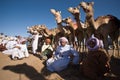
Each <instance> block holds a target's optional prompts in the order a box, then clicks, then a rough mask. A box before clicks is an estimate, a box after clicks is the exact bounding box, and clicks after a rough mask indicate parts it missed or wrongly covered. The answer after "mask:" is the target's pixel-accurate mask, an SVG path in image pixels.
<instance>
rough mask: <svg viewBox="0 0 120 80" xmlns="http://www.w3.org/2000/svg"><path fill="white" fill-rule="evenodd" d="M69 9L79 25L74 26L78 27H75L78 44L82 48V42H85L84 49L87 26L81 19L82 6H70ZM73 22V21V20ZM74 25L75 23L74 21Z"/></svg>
mask: <svg viewBox="0 0 120 80" xmlns="http://www.w3.org/2000/svg"><path fill="white" fill-rule="evenodd" d="M68 11H69V12H70V13H71V14H72V15H73V16H74V19H75V20H76V24H77V25H76V26H77V27H73V28H76V29H75V36H76V37H77V40H78V46H79V47H80V48H81V47H82V46H81V42H83V50H85V49H86V48H85V43H84V39H86V36H85V35H86V33H85V29H86V28H85V27H84V23H82V22H81V21H80V7H69V8H68ZM71 22H72V21H71ZM73 26H74V23H73Z"/></svg>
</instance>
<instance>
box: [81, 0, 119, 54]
mask: <svg viewBox="0 0 120 80" xmlns="http://www.w3.org/2000/svg"><path fill="white" fill-rule="evenodd" d="M93 5H94V2H81V3H80V4H79V6H81V7H82V8H83V10H84V12H85V13H86V21H85V26H87V28H89V34H90V35H89V37H90V36H91V34H94V35H95V36H96V37H97V38H99V39H101V40H103V43H104V48H105V50H106V51H107V53H108V41H107V39H108V35H109V36H110V37H111V39H112V41H113V44H114V49H113V56H115V43H116V44H117V47H118V37H119V29H120V20H119V19H117V18H116V17H115V16H112V15H105V16H99V17H98V18H97V19H94V11H93ZM118 53H119V50H118ZM118 55H119V54H118Z"/></svg>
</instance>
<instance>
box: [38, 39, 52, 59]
mask: <svg viewBox="0 0 120 80" xmlns="http://www.w3.org/2000/svg"><path fill="white" fill-rule="evenodd" d="M40 55H41V57H42V59H45V60H46V59H49V58H50V57H52V55H53V48H52V46H51V40H50V39H49V38H46V39H45V43H44V44H43V45H42V48H41V54H40Z"/></svg>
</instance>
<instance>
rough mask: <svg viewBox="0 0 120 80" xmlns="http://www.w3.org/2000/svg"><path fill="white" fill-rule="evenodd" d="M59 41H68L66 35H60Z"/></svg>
mask: <svg viewBox="0 0 120 80" xmlns="http://www.w3.org/2000/svg"><path fill="white" fill-rule="evenodd" d="M59 41H60V42H67V43H68V39H67V38H66V37H61V38H60V39H59Z"/></svg>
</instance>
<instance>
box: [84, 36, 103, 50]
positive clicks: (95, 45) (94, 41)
mask: <svg viewBox="0 0 120 80" xmlns="http://www.w3.org/2000/svg"><path fill="white" fill-rule="evenodd" d="M86 45H87V47H88V50H89V51H95V50H98V49H99V48H103V41H102V40H99V39H98V38H96V37H94V36H92V37H91V38H90V39H89V40H88V41H87V43H86Z"/></svg>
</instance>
